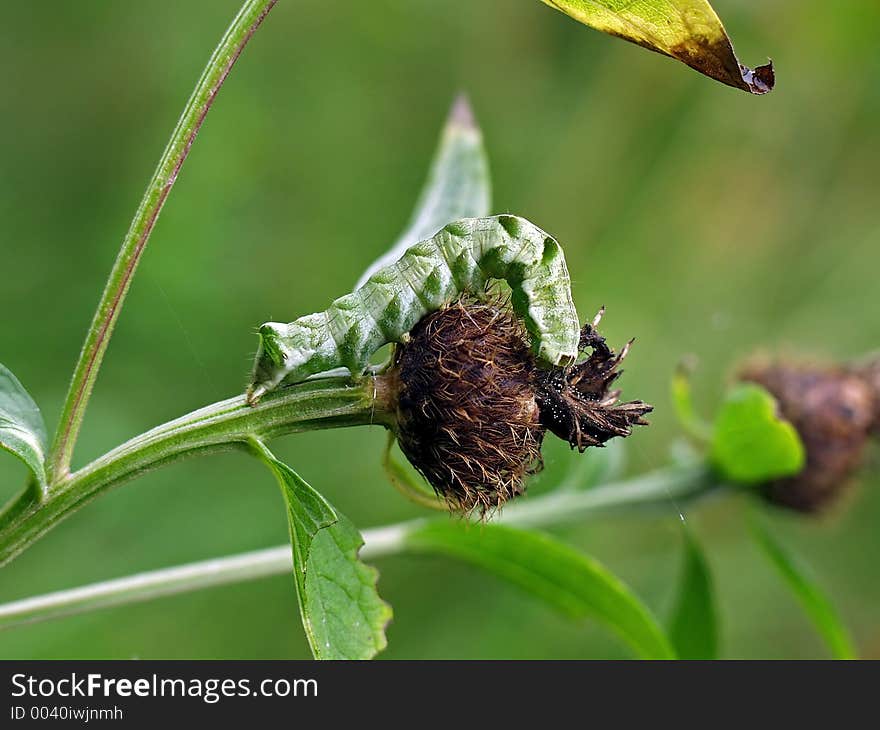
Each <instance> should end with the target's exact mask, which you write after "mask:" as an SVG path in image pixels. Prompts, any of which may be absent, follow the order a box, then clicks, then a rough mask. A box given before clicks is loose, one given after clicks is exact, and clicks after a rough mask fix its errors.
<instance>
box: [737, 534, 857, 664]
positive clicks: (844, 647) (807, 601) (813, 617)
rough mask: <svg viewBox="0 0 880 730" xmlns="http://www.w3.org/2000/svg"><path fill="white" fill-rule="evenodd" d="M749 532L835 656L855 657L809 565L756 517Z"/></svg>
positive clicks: (850, 639)
mask: <svg viewBox="0 0 880 730" xmlns="http://www.w3.org/2000/svg"><path fill="white" fill-rule="evenodd" d="M751 526H752V534H753V536H754V538H755V542H756V543H757V544H758V546H759V547H760V548H761V553H762V554H763V555H764V556H765V557H766V558H767V559H768V561H769V563H770V565H772V566H773V568H775V569H776V572H777V573H779V575H780V576H781V577H782V580H783V581H785V584H786V585H787V586H788V587H789V589H790V590H791V592H792V593H793V594H794V597H795V598H796V599H797V601H798V603H800V604H801V607H802V608H803V609H804V612H805V613H806V614H807V616H808V617H809V619H810V621H811V622H812V623H813V626H815V628H816V631H818V633H819V635H820V636H821V637H822V638H823V639H824V640H825V643H826V644H827V645H828V647H829V648H830V649H831V654H832V655H833V656H834V658H835V659H855V658H857V653H856V650H855V646H854V645H853V640H852V637H851V636H850V633H849V631H848V630H847V628H846V626H844V624H843V621H841V619H840V616H839V615H838V613H837V611H836V609H835V608H834V605H833V604H832V603H831V601H830V600H829V599H828V598H827V597H826V596H825V594H824V593H823V592H822V589H821V588H819V586H818V585H817V584H816V582H815V580H814V579H813V578H812V577H811V576H810V574H809V570H808V568H807V567H806V566H805V565H803V564H801V563H800V561H799V560H798V559H797V558H796V557H795V556H794V555H793V554H792V553H791V552H789V551H788V550H787V549H786V548H785V547H784V546H783V545H782V543H780V542H779V541H778V540H777V539H776V537H775V536H774V535H773V533H772V532H771V531H770V529H769V528H768V527H767V526H766V525H765V524H764V523H763V522H762V520H761V519H760V518H758V517H753V519H752V520H751Z"/></svg>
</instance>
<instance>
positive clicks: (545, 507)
mask: <svg viewBox="0 0 880 730" xmlns="http://www.w3.org/2000/svg"><path fill="white" fill-rule="evenodd" d="M715 487H716V482H715V481H714V478H713V476H712V474H711V473H710V472H709V471H708V470H707V469H706V467H705V466H704V465H693V466H688V467H674V468H668V469H662V470H658V471H655V472H651V473H649V474H645V475H642V476H640V477H637V478H635V479H630V480H626V481H621V482H616V483H611V484H606V485H604V486H601V487H597V488H595V489H592V490H589V491H585V492H570V493H565V494H560V493H550V494H548V495H546V496H542V497H537V498H534V499H528V498H526V499H523V500H522V501H520V502H518V503H517V504H515V505H511V506H509V507H507V508H505V510H504V512H503V514H502V515H501V517H500V518H499V521H501V522H503V523H504V524H508V525H516V526H521V527H548V526H552V525H558V524H563V523H568V522H575V521H580V520H584V519H588V518H594V517H598V516H600V515H605V514H608V512H609V511H613V510H626V511H629V510H632V509H634V508H650V507H657V506H668V505H669V504H670V502H672V504H673V505H674V506H675V508H676V509H678V508H679V505H680V504H683V503H684V502H687V501H692V500H694V499H696V498H698V497H701V496H703V495H705V494H707V493H709V492H710V491H712V490H713V489H714V488H715ZM434 519H438V518H434ZM441 519H442V518H441ZM427 521H428V520H427V519H418V520H410V521H407V522H399V523H396V524H393V525H387V526H385V527H379V528H375V529H371V530H365V531H364V533H363V537H364V547H363V549H362V550H361V557H362V558H364V559H368V560H371V559H374V558H378V557H382V556H386V555H394V554H399V553H403V552H406V551H407V550H408V549H409V544H408V539H409V536H410V535H412V534H413V533H415V532H416V531H417V530H418V529H419V528H420V527H422V526H423V525H425V523H426V522H427ZM292 567H293V566H292V563H291V552H290V545H288V544H285V545H279V546H277V547H273V548H268V549H266V550H257V551H254V552H248V553H242V554H239V555H232V556H228V557H224V558H217V559H214V560H204V561H201V562H197V563H190V564H188V565H181V566H177V567H174V568H166V569H163V570H155V571H150V572H146V573H140V574H137V575H131V576H127V577H125V578H119V579H116V580H109V581H105V582H102V583H93V584H91V585H87V586H82V587H80V588H74V589H71V590H65V591H58V592H56V593H48V594H46V595H42V596H35V597H32V598H25V599H22V600H19V601H13V602H11V603H7V604H4V605H0V629H4V628H9V627H11V626H17V625H20V624H24V623H32V622H36V621H43V620H46V619H50V618H56V617H60V616H67V615H70V614H74V613H82V612H84V611H91V610H95V609H99V608H104V607H107V606H118V605H122V604H127V603H136V602H139V601H147V600H151V599H153V598H158V597H160V596H167V595H172V594H176V593H185V592H188V591H195V590H199V589H201V588H207V587H210V586H219V585H226V584H230V583H239V582H243V581H248V580H255V579H257V578H263V577H266V576H270V575H280V574H289V573H290V571H291V570H292Z"/></svg>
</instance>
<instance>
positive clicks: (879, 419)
mask: <svg viewBox="0 0 880 730" xmlns="http://www.w3.org/2000/svg"><path fill="white" fill-rule="evenodd" d="M878 373H880V363H869V364H868V365H866V366H860V367H846V366H821V365H811V364H804V363H792V362H786V361H783V360H780V361H777V362H761V361H757V362H753V363H751V364H748V365H746V366H745V367H744V368H743V369H742V371H741V373H740V379H742V380H746V381H750V382H754V383H757V384H758V385H761V386H763V387H764V388H766V389H767V390H768V391H769V392H770V393H772V394H773V396H774V397H775V398H776V400H777V402H778V404H779V410H780V413H781V415H782V416H783V417H784V418H785V419H786V420H788V421H790V422H791V423H792V425H793V426H794V427H795V428H796V429H797V431H798V434H799V435H800V437H801V440H802V441H803V443H804V447H805V450H806V457H807V458H806V464H805V465H804V468H803V469H802V470H801V472H800V473H799V474H796V475H794V476H792V477H788V478H786V479H779V480H776V481H773V482H771V483H769V484H766V485H765V486H764V490H765V494H766V496H767V498H768V499H769V500H770V501H771V502H773V503H775V504H778V505H781V506H785V507H789V508H791V509H795V510H799V511H801V512H816V511H819V510H820V509H822V508H824V507H825V506H826V505H828V504H830V503H831V501H832V500H833V499H834V498H835V497H836V496H837V495H838V494H839V493H840V492H841V491H842V490H843V489H844V488H845V487H846V486H847V485H848V484H849V483H850V482H851V481H852V479H851V478H852V476H853V474H854V472H855V471H856V469H857V468H858V467H859V466H860V465H861V463H862V461H863V457H864V452H865V448H866V446H867V444H868V441H869V436H870V433H871V431H872V429H873V430H876V429H877V427H878V424H880V378H878V377H877V374H878Z"/></svg>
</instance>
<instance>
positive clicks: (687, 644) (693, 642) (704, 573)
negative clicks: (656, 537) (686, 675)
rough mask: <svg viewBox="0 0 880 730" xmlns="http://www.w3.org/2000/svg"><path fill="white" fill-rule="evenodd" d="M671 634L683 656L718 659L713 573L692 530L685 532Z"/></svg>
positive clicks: (674, 644) (679, 654)
mask: <svg viewBox="0 0 880 730" xmlns="http://www.w3.org/2000/svg"><path fill="white" fill-rule="evenodd" d="M669 637H670V639H672V644H673V646H675V650H676V652H678V656H679V657H680V658H681V659H715V658H716V656H717V652H718V621H717V613H716V610H715V597H714V590H713V588H712V576H711V574H710V572H709V565H708V564H707V563H706V559H705V557H704V556H703V551H702V550H701V549H700V546H699V545H698V544H697V542H696V540H695V539H694V537H693V535H691V534H690V532H689V531H688V530H685V531H684V560H683V562H682V566H681V578H680V580H679V584H678V596H677V597H676V601H675V608H674V609H673V611H672V619H671V621H670V622H669Z"/></svg>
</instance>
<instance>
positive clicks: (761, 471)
mask: <svg viewBox="0 0 880 730" xmlns="http://www.w3.org/2000/svg"><path fill="white" fill-rule="evenodd" d="M711 454H712V457H711V458H712V463H713V465H714V466H715V468H716V469H717V470H718V471H719V472H720V473H721V474H722V476H724V477H725V478H727V479H730V480H731V481H734V482H739V483H742V484H759V483H761V482H766V481H769V480H771V479H778V478H780V477H785V476H790V475H792V474H797V473H798V472H799V471H800V470H801V469H803V466H804V459H805V458H806V455H805V451H804V445H803V443H802V442H801V439H800V436H798V432H797V430H796V429H795V427H794V426H793V425H792V424H791V423H789V422H788V421H786V420H784V419H782V418H781V417H780V416H779V415H778V408H777V404H776V400H775V399H774V398H773V396H772V395H770V393H768V392H767V391H766V390H765V389H764V388H762V387H760V386H758V385H754V384H752V383H743V384H739V385H736V386H734V387H733V388H731V390H730V391H729V392H728V394H727V397H726V400H725V402H724V404H723V405H722V406H721V410H720V411H719V412H718V417H717V418H716V419H715V429H714V433H713V435H712V450H711Z"/></svg>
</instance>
